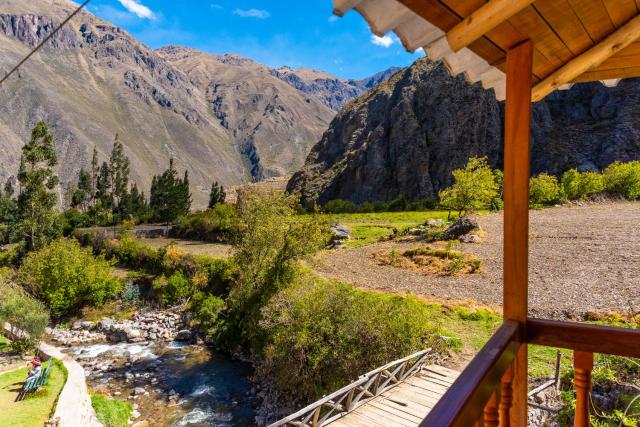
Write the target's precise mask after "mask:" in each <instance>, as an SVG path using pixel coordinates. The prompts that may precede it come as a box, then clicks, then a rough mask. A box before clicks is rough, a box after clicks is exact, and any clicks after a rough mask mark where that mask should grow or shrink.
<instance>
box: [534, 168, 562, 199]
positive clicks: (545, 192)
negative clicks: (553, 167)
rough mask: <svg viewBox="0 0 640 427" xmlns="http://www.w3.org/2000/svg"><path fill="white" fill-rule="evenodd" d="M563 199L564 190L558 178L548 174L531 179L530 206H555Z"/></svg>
mask: <svg viewBox="0 0 640 427" xmlns="http://www.w3.org/2000/svg"><path fill="white" fill-rule="evenodd" d="M561 199H562V189H561V188H560V184H558V178H556V177H555V176H553V175H549V174H547V173H541V174H540V175H538V176H536V177H533V178H531V179H529V205H530V206H531V207H536V208H538V207H542V206H548V205H553V204H556V203H558V202H560V200H561Z"/></svg>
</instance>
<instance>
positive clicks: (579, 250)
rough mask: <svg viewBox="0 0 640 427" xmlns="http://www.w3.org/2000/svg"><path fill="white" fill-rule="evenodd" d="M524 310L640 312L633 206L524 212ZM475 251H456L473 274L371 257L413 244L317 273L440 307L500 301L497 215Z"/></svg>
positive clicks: (638, 228) (348, 252) (638, 224)
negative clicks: (475, 262) (465, 255)
mask: <svg viewBox="0 0 640 427" xmlns="http://www.w3.org/2000/svg"><path fill="white" fill-rule="evenodd" d="M530 217H531V219H530V222H531V227H530V229H531V232H530V254H531V255H530V267H529V283H530V285H529V306H530V314H531V315H533V316H545V317H552V318H560V319H566V318H580V317H582V316H583V314H584V313H585V312H588V311H617V312H624V313H628V312H630V311H634V312H637V311H639V310H640V203H622V202H619V203H609V204H598V205H588V206H571V207H556V208H549V209H543V210H537V211H532V212H531V216H530ZM478 221H479V222H480V225H481V227H482V228H483V230H484V233H485V236H484V239H483V241H482V243H478V244H465V245H463V246H462V250H463V251H466V252H469V253H471V254H473V255H476V256H477V257H479V258H480V259H482V262H483V266H482V272H481V273H480V274H474V275H462V276H426V275H424V274H421V273H419V272H415V271H409V270H404V269H401V268H396V267H392V266H388V265H379V264H378V263H377V262H376V261H375V260H374V259H373V257H372V255H373V254H374V253H375V252H379V251H381V250H391V249H393V248H395V249H397V250H399V251H402V250H404V249H409V248H410V247H414V246H417V245H418V244H417V243H416V242H385V243H375V244H372V245H368V246H365V247H362V248H354V249H343V250H338V251H328V252H325V253H323V254H322V255H320V256H319V257H318V260H317V262H316V264H317V265H316V269H317V270H318V271H319V272H320V273H321V274H323V275H325V276H327V277H332V278H336V279H340V280H343V281H346V282H348V283H351V284H353V285H355V286H359V287H364V288H373V289H380V290H385V291H400V292H407V291H409V292H412V293H415V294H419V295H424V296H428V297H433V298H436V299H442V300H449V299H450V300H472V301H476V302H478V303H481V304H486V305H490V306H496V307H497V306H499V305H500V304H501V301H502V213H500V214H490V215H485V216H480V217H478Z"/></svg>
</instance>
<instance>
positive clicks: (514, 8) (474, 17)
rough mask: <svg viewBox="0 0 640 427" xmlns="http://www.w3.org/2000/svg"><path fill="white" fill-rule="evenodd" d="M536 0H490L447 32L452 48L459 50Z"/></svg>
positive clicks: (455, 50)
mask: <svg viewBox="0 0 640 427" xmlns="http://www.w3.org/2000/svg"><path fill="white" fill-rule="evenodd" d="M533 2H534V0H489V1H488V2H487V3H486V4H485V5H484V6H482V7H480V8H479V9H477V10H476V11H475V12H473V13H472V14H471V15H469V16H467V17H466V18H465V19H463V20H462V21H461V22H460V23H459V24H457V25H456V26H455V27H453V28H452V29H451V30H449V32H448V33H447V41H448V42H449V46H450V47H451V50H453V51H454V52H457V51H459V50H460V49H462V48H463V47H466V46H468V45H470V44H471V43H473V42H474V41H476V40H477V39H479V38H480V37H482V36H483V35H485V34H486V33H488V32H489V31H491V30H492V29H494V28H495V27H497V26H498V25H500V24H501V23H503V22H504V21H506V20H507V19H509V18H511V17H512V16H513V15H515V14H516V13H518V12H520V11H521V10H522V9H524V8H526V7H527V6H529V5H530V4H531V3H533Z"/></svg>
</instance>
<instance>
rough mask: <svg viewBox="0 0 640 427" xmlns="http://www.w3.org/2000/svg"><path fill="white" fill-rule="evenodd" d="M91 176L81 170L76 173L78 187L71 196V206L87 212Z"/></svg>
mask: <svg viewBox="0 0 640 427" xmlns="http://www.w3.org/2000/svg"><path fill="white" fill-rule="evenodd" d="M91 190H92V176H91V174H90V173H89V172H87V171H85V170H84V169H83V168H81V169H80V172H79V173H78V186H77V188H76V189H75V190H74V191H73V193H72V195H71V206H72V207H74V208H80V209H81V210H87V208H88V207H89V204H90V203H91V198H92V197H91Z"/></svg>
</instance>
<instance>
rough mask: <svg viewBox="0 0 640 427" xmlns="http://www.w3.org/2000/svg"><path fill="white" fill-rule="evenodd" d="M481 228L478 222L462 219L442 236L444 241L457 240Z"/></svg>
mask: <svg viewBox="0 0 640 427" xmlns="http://www.w3.org/2000/svg"><path fill="white" fill-rule="evenodd" d="M478 228H480V226H479V225H478V222H477V221H476V220H474V219H471V218H466V217H465V218H460V219H459V220H457V221H456V222H454V223H453V224H451V225H450V226H449V228H447V229H446V230H445V231H444V234H443V235H442V240H456V239H458V238H460V236H462V235H465V234H468V233H469V232H470V231H473V230H476V229H478Z"/></svg>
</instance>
